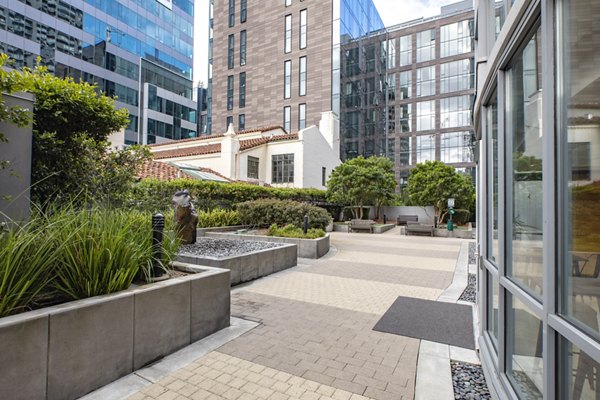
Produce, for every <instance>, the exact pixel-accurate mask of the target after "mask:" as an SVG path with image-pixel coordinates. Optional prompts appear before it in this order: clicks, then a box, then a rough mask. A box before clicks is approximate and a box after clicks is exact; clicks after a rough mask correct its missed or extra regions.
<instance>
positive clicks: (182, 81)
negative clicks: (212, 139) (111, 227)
mask: <svg viewBox="0 0 600 400" xmlns="http://www.w3.org/2000/svg"><path fill="white" fill-rule="evenodd" d="M193 13H194V7H193V2H192V1H189V0H173V1H166V0H165V1H160V2H159V1H155V0H152V1H143V0H86V1H76V0H13V1H9V2H5V3H3V5H0V51H2V52H4V53H7V54H8V55H9V57H10V58H11V59H12V60H13V66H14V67H15V68H21V67H23V66H28V67H32V66H34V64H35V62H36V58H37V57H40V59H41V64H42V65H44V66H46V67H48V70H49V71H50V72H52V73H54V74H55V75H57V76H60V77H67V76H69V77H72V78H73V79H75V80H76V81H85V82H89V83H93V84H96V85H97V86H98V89H99V90H100V91H102V92H103V93H105V94H106V95H109V96H116V97H117V101H116V105H117V107H120V108H121V107H122V108H127V109H128V110H129V113H130V117H131V123H130V125H129V126H128V127H127V128H126V130H125V142H126V143H138V142H142V143H153V142H155V141H157V140H159V141H160V140H161V137H162V138H168V139H178V138H186V137H190V136H192V137H193V136H196V132H197V128H196V124H197V122H196V104H195V102H193V101H192V82H191V78H192V65H193V45H194V43H193ZM159 92H160V93H159ZM190 110H191V111H190ZM156 127H159V128H156Z"/></svg>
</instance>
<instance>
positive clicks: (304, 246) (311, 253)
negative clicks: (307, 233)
mask: <svg viewBox="0 0 600 400" xmlns="http://www.w3.org/2000/svg"><path fill="white" fill-rule="evenodd" d="M206 237H211V238H215V239H218V238H220V239H234V240H252V241H256V242H275V243H288V244H295V245H296V246H297V249H298V257H302V258H320V257H323V256H324V255H325V254H327V253H328V252H329V235H325V236H324V237H322V238H319V239H296V238H284V237H277V236H261V235H244V234H236V233H217V232H207V233H206Z"/></svg>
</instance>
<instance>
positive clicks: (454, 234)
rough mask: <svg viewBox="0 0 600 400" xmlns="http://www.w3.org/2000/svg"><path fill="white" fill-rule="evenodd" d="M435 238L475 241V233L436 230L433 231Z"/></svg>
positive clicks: (458, 230) (461, 230)
mask: <svg viewBox="0 0 600 400" xmlns="http://www.w3.org/2000/svg"><path fill="white" fill-rule="evenodd" d="M433 236H435V237H454V238H460V239H475V231H473V230H471V231H467V230H464V229H456V228H454V230H453V231H449V230H448V229H444V228H435V229H434V230H433Z"/></svg>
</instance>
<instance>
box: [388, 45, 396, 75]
mask: <svg viewBox="0 0 600 400" xmlns="http://www.w3.org/2000/svg"><path fill="white" fill-rule="evenodd" d="M387 53H388V54H387V56H388V63H387V67H388V69H389V68H396V39H390V40H388V41H387Z"/></svg>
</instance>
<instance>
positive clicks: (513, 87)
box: [507, 29, 543, 295]
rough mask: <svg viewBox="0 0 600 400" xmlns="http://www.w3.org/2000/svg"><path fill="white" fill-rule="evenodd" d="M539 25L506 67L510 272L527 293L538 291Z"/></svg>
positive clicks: (540, 98) (540, 222)
mask: <svg viewBox="0 0 600 400" xmlns="http://www.w3.org/2000/svg"><path fill="white" fill-rule="evenodd" d="M539 32H540V31H539V29H538V32H537V33H536V34H534V35H533V37H532V38H531V39H530V40H529V41H528V42H527V44H526V46H525V48H524V49H523V50H522V51H521V52H520V53H519V54H518V55H517V57H516V59H515V61H514V63H513V66H512V67H511V69H510V71H509V72H510V74H509V77H510V80H509V84H508V85H509V87H508V93H509V97H510V100H509V104H508V107H507V110H508V113H509V115H508V116H507V122H508V124H510V125H511V131H512V158H513V160H512V164H513V165H512V174H513V179H512V218H511V220H512V255H511V256H512V265H511V268H510V270H509V273H510V275H511V276H512V277H513V278H514V279H515V280H516V281H517V282H518V283H520V284H521V285H522V286H523V287H524V288H525V289H527V290H529V291H530V292H532V293H534V294H536V295H541V293H542V239H543V234H542V217H543V216H542V196H543V194H542V129H541V109H542V89H541V85H540V74H541V67H540V56H539V54H540V51H539V48H540V46H541V38H540V34H539Z"/></svg>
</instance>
